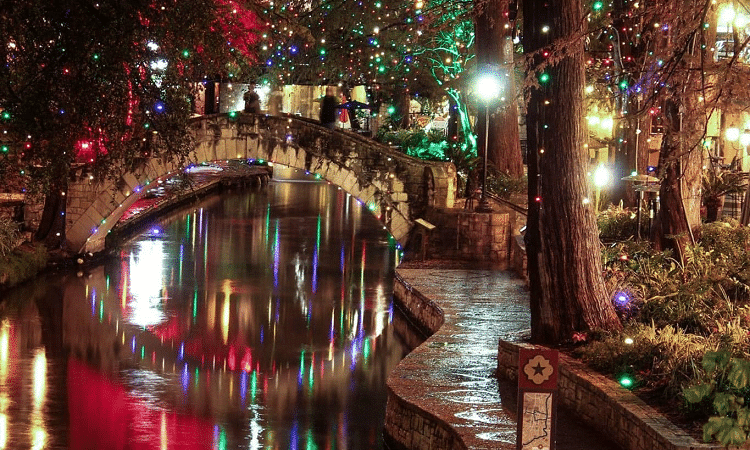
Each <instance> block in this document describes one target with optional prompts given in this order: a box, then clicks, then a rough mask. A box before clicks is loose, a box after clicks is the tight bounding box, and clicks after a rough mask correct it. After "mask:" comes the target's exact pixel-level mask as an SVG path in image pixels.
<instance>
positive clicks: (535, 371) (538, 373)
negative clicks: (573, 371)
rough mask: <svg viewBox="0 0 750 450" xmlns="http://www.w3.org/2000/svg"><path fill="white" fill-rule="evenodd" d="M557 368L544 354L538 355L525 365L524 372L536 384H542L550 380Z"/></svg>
mask: <svg viewBox="0 0 750 450" xmlns="http://www.w3.org/2000/svg"><path fill="white" fill-rule="evenodd" d="M554 371H555V369H554V368H553V367H552V364H550V362H549V360H548V359H547V358H545V357H544V356H542V355H536V356H534V357H533V358H531V359H530V360H529V362H527V363H526V365H525V366H523V373H525V374H526V377H527V378H528V379H529V380H530V381H531V382H532V383H534V384H542V383H544V382H545V381H547V380H549V377H550V376H551V375H552V372H554Z"/></svg>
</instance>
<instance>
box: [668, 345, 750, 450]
mask: <svg viewBox="0 0 750 450" xmlns="http://www.w3.org/2000/svg"><path fill="white" fill-rule="evenodd" d="M701 365H702V368H703V370H704V371H705V377H704V378H705V379H704V380H703V381H702V382H701V383H697V384H693V385H692V386H690V387H688V388H685V389H684V390H683V395H684V397H685V400H686V401H687V402H688V403H690V404H693V405H704V406H706V407H709V408H711V409H712V410H713V414H714V415H713V416H711V417H710V418H709V419H708V422H707V423H706V424H705V425H704V426H703V440H704V441H706V442H709V441H711V440H713V439H716V440H717V441H719V442H720V443H721V444H722V445H726V446H729V445H741V444H744V443H745V442H746V441H747V438H748V432H750V407H749V406H750V405H749V404H748V400H750V361H748V360H747V359H742V358H735V357H732V354H731V352H729V351H727V350H721V351H715V352H708V353H706V354H705V355H704V357H703V360H702V362H701Z"/></svg>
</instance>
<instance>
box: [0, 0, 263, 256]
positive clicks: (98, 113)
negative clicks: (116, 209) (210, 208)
mask: <svg viewBox="0 0 750 450" xmlns="http://www.w3.org/2000/svg"><path fill="white" fill-rule="evenodd" d="M0 17H2V23H3V26H2V28H0V41H2V42H3V45H2V47H0V58H1V59H2V60H3V61H4V62H5V64H3V65H2V66H0V79H1V80H2V81H0V109H1V110H2V113H1V114H2V122H1V123H0V129H2V134H1V135H2V136H3V147H2V150H3V152H2V154H1V155H0V175H1V176H2V178H3V179H7V180H13V184H14V185H15V186H18V187H22V188H24V189H26V190H27V192H28V193H29V194H30V195H39V196H42V197H44V198H45V211H44V214H43V220H42V224H40V226H39V231H38V234H37V237H38V238H39V239H45V240H47V243H48V244H49V245H50V246H59V245H60V244H61V243H62V242H64V238H65V236H64V228H65V227H64V221H63V220H62V219H61V217H62V214H61V213H62V211H64V208H65V202H64V201H65V190H66V184H67V179H68V177H69V175H70V168H71V167H72V166H73V165H74V164H79V165H80V164H85V167H86V169H85V170H86V172H87V173H88V174H89V176H91V177H92V178H93V179H94V180H101V179H103V178H105V177H114V178H116V177H119V176H121V174H122V173H126V172H128V171H130V170H133V169H135V168H137V167H138V166H140V165H142V164H144V163H145V162H146V161H147V159H148V158H150V157H157V156H158V157H161V158H165V159H178V160H179V159H180V158H184V157H185V156H186V155H187V154H188V152H189V151H190V150H191V149H192V145H191V144H192V143H191V140H190V135H189V133H188V132H187V130H188V126H187V125H188V119H189V118H190V116H191V113H192V103H191V102H192V99H193V95H194V94H195V87H196V85H197V83H198V82H199V81H200V80H201V79H202V78H203V77H205V76H207V75H214V74H223V75H224V76H226V77H230V78H231V77H233V76H237V75H239V74H240V73H241V69H242V67H243V66H246V62H245V61H246V59H247V58H248V57H251V56H252V55H250V53H249V51H250V48H251V45H252V43H253V41H254V39H255V36H256V30H258V29H259V25H258V24H257V21H256V20H255V19H254V17H255V16H254V14H253V13H252V12H250V11H249V10H247V9H246V8H245V7H243V6H242V5H240V4H237V3H236V2H233V1H229V0H186V1H180V2H173V1H168V0H163V1H162V0H157V1H154V2H102V3H85V2H84V3H82V2H78V1H75V0H60V1H56V2H37V1H33V0H21V1H14V2H13V4H12V5H11V4H10V3H9V2H3V3H2V6H0ZM227 43H229V44H230V45H227Z"/></svg>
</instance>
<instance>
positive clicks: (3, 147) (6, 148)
mask: <svg viewBox="0 0 750 450" xmlns="http://www.w3.org/2000/svg"><path fill="white" fill-rule="evenodd" d="M0 150H2V152H3V153H8V151H9V150H10V148H8V146H7V145H3V146H2V147H0Z"/></svg>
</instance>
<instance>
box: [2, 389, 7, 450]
mask: <svg viewBox="0 0 750 450" xmlns="http://www.w3.org/2000/svg"><path fill="white" fill-rule="evenodd" d="M3 395H5V394H3ZM0 401H2V402H3V403H4V402H5V401H7V399H6V398H0ZM7 447H8V416H7V415H6V414H5V407H2V412H0V448H7Z"/></svg>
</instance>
